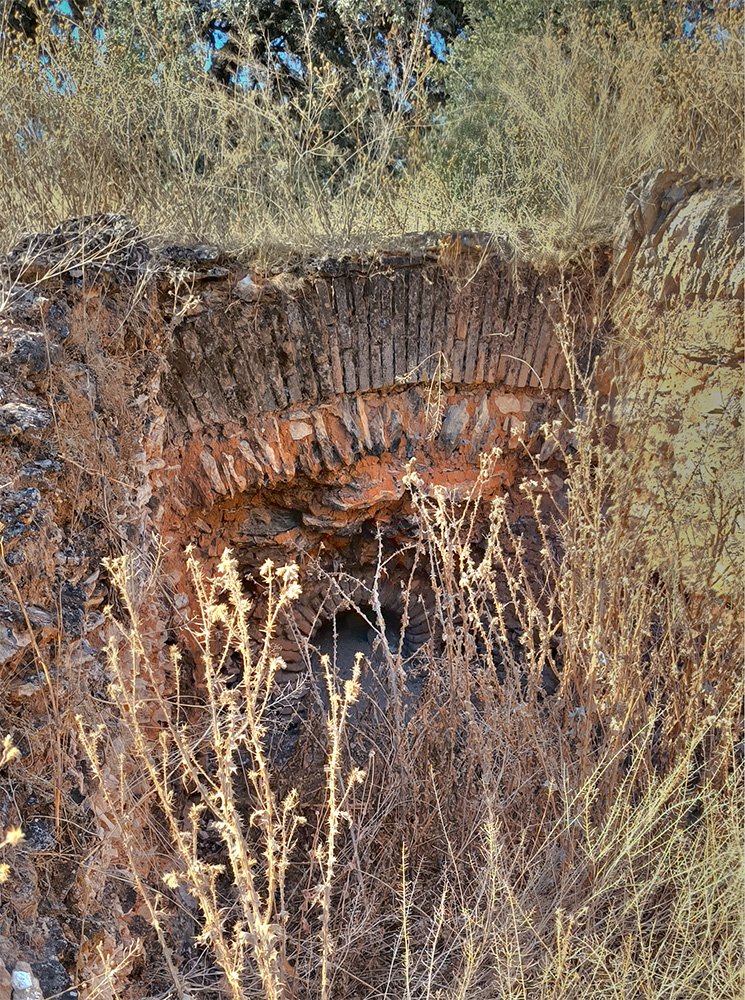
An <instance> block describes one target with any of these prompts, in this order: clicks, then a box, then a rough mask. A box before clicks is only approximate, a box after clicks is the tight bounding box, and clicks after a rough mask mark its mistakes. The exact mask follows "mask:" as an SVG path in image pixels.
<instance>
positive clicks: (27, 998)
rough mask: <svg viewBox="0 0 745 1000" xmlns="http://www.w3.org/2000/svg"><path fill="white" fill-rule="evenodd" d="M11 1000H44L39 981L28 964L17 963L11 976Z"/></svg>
mask: <svg viewBox="0 0 745 1000" xmlns="http://www.w3.org/2000/svg"><path fill="white" fill-rule="evenodd" d="M11 982H12V985H13V1000H44V994H43V993H42V991H41V987H40V986H39V980H38V979H37V978H36V976H35V975H34V974H33V972H32V971H31V966H30V965H29V964H28V962H17V963H16V967H15V969H13V974H12V976H11Z"/></svg>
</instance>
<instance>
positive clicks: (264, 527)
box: [0, 172, 743, 995]
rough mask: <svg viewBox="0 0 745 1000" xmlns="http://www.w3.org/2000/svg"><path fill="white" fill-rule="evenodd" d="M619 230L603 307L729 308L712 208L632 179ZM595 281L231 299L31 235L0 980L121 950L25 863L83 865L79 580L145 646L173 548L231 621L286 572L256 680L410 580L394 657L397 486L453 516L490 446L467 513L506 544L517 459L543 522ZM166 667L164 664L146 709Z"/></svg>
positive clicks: (127, 911) (129, 912) (9, 670)
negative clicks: (449, 503)
mask: <svg viewBox="0 0 745 1000" xmlns="http://www.w3.org/2000/svg"><path fill="white" fill-rule="evenodd" d="M627 207H628V209H629V214H628V226H627V231H626V232H625V233H624V234H623V235H622V236H621V237H620V239H619V246H618V247H617V248H616V250H615V253H614V260H615V264H616V267H617V269H618V279H619V282H620V283H622V284H625V285H627V286H630V287H633V288H635V289H636V292H637V293H638V294H640V295H645V296H648V297H649V298H650V299H651V300H653V301H654V302H655V303H660V304H662V303H663V302H667V300H670V301H673V300H675V299H676V297H677V298H678V299H680V300H681V301H684V302H685V303H687V304H688V303H704V304H707V303H712V302H713V301H714V300H715V299H716V300H717V301H718V302H719V301H720V300H721V301H726V302H730V301H733V302H734V301H738V302H739V301H741V299H742V294H743V281H742V259H743V258H742V218H743V217H742V197H741V194H740V193H739V192H738V190H737V189H736V186H735V185H711V184H710V185H706V184H703V183H702V182H692V183H690V184H684V183H681V182H680V181H679V179H678V178H675V177H674V176H672V175H668V174H663V173H662V172H658V173H657V174H655V175H653V176H652V177H650V178H646V179H645V180H644V181H643V182H641V183H640V185H638V186H637V188H636V189H633V190H632V192H631V193H630V201H629V204H628V206H627ZM81 234H82V235H81ZM608 263H609V261H608V258H607V257H606V256H604V255H602V254H601V255H599V256H598V257H597V258H596V259H595V260H594V261H592V262H590V263H587V264H585V265H576V266H574V267H573V268H570V269H567V270H565V272H564V273H560V272H559V271H557V270H553V271H546V272H538V271H536V270H533V269H531V268H530V267H528V266H527V265H524V264H519V263H517V262H515V261H513V260H511V259H510V256H509V253H505V252H503V251H502V250H501V249H500V248H498V247H494V246H491V245H489V244H488V243H486V242H481V241H479V240H478V238H473V237H460V238H448V239H445V240H441V241H439V242H437V241H427V240H423V239H418V240H415V241H412V242H411V244H410V245H408V246H407V247H406V249H405V250H401V251H399V252H397V253H396V254H393V253H390V254H385V255H382V256H379V257H377V258H375V259H368V260H364V261H354V260H345V261H325V262H313V263H305V264H300V265H297V266H294V267H289V268H287V269H285V270H283V271H281V272H278V273H276V274H268V275H256V274H251V275H247V274H246V271H245V267H241V266H240V264H239V262H237V261H235V260H232V259H229V258H226V257H224V256H223V255H221V254H220V253H219V252H218V251H217V250H215V249H213V248H208V247H199V248H193V247H192V248H183V247H172V248H166V249H164V250H161V251H160V252H158V253H153V252H151V251H150V250H149V249H148V248H147V246H146V245H145V244H144V243H143V241H142V240H141V239H139V237H137V236H136V234H134V233H133V231H132V230H131V228H130V227H129V226H127V225H125V224H124V223H122V221H121V220H119V219H117V217H115V216H104V217H99V218H97V219H94V220H88V221H87V222H86V223H85V224H84V225H81V224H80V222H78V223H76V224H74V225H68V226H63V227H58V230H56V231H55V232H54V233H52V234H47V235H46V236H43V237H34V238H30V239H29V240H27V241H26V242H25V243H24V245H23V246H21V247H19V248H18V252H17V253H16V254H15V255H11V257H10V258H8V259H7V260H6V261H5V262H4V263H2V264H0V278H2V282H1V283H0V285H1V287H0V295H1V296H2V299H1V300H0V302H1V304H2V310H0V483H1V484H2V491H1V492H0V536H1V537H2V543H3V547H2V579H0V665H1V666H2V670H3V679H4V688H5V699H4V704H3V705H2V708H1V710H0V732H1V733H5V732H8V733H11V734H12V735H13V736H14V739H15V740H16V743H17V745H18V746H19V749H20V750H21V753H22V761H21V762H20V763H19V764H18V765H17V767H18V768H19V769H20V770H19V773H18V774H17V775H16V777H15V779H14V780H15V791H14V793H13V795H11V794H9V793H6V791H5V790H4V789H2V790H0V829H5V828H7V827H10V826H13V825H15V824H20V825H22V826H23V827H24V829H26V831H27V840H26V846H25V848H24V849H23V850H22V851H20V852H19V853H18V855H17V858H16V860H15V861H14V874H13V879H12V881H11V883H9V884H8V885H7V886H6V887H5V891H6V894H7V899H8V901H9V904H10V905H9V906H8V907H6V908H5V913H4V915H3V916H2V917H0V942H3V943H2V945H1V946H0V959H2V960H3V961H5V963H6V964H7V965H8V966H9V967H10V966H12V965H13V964H14V963H15V961H16V960H17V959H18V958H19V957H26V958H29V959H32V963H31V964H32V968H33V970H34V973H35V974H36V975H37V976H38V977H39V978H40V979H42V978H44V977H46V979H45V982H46V983H47V987H48V988H47V987H45V992H46V993H47V994H48V995H52V994H55V995H57V994H59V995H64V990H65V988H66V982H69V979H67V980H65V977H66V976H67V973H66V971H65V969H66V968H69V967H70V966H71V965H73V964H74V963H75V961H76V956H77V950H76V949H78V948H79V947H80V948H82V949H83V950H85V949H86V948H88V949H89V951H90V956H89V958H90V962H91V963H95V954H94V953H95V941H94V940H93V938H92V937H90V932H91V931H90V929H91V928H98V930H97V931H96V933H99V934H112V933H114V931H113V930H112V928H113V926H114V924H116V928H117V929H116V932H115V933H116V935H118V936H117V940H116V942H115V944H116V946H117V947H118V946H119V945H122V946H126V942H127V935H128V934H129V935H130V938H131V939H133V938H134V937H136V936H137V934H138V933H140V931H138V929H137V927H136V922H137V920H138V919H141V918H140V917H139V916H138V915H137V914H136V913H135V911H134V910H133V906H134V903H133V902H132V900H130V899H128V898H127V899H125V889H124V888H123V887H122V885H121V884H120V883H119V881H118V880H116V879H110V878H108V876H107V871H108V868H107V863H103V862H102V863H101V864H100V865H98V866H97V867H96V868H95V869H94V868H90V869H86V870H85V871H83V869H82V868H80V869H79V868H78V867H76V866H75V865H72V864H69V863H67V862H65V861H64V858H63V859H62V860H60V861H59V863H57V861H55V863H54V864H46V863H42V859H43V858H47V857H49V856H50V854H49V852H50V851H53V850H54V849H55V844H56V840H55V837H56V833H55V827H54V824H53V823H51V822H49V820H48V817H49V816H50V815H57V814H58V813H59V810H60V808H62V809H63V810H65V811H66V815H70V816H71V817H72V818H73V819H75V817H76V816H77V823H78V826H79V828H80V829H81V830H82V829H84V828H85V829H87V828H88V827H89V826H90V812H91V811H92V812H93V814H94V816H95V817H96V822H97V823H99V824H100V827H101V831H102V839H101V843H100V845H98V846H97V847H96V848H95V849H96V850H99V849H100V850H103V849H104V848H103V845H104V844H105V842H106V838H105V835H104V833H103V831H105V830H106V829H107V827H106V823H107V819H106V816H105V810H104V809H103V808H102V806H101V800H100V796H99V797H98V798H97V797H96V793H95V789H94V788H93V786H92V783H91V781H90V778H89V776H87V774H86V771H85V767H84V764H83V763H82V754H81V751H80V749H79V748H78V747H77V746H76V745H75V741H74V738H73V735H71V734H73V733H74V726H72V724H71V725H70V727H69V728H70V734H67V735H64V734H63V735H62V736H59V738H58V734H61V733H62V728H61V722H60V720H61V719H63V718H65V719H68V720H70V719H72V717H73V715H74V713H76V712H81V711H82V712H83V713H84V715H85V717H86V720H87V721H88V722H90V723H91V724H93V723H95V722H96V721H98V720H99V719H101V720H103V721H106V722H107V724H111V725H114V723H112V717H111V713H110V710H109V708H108V707H107V694H106V686H107V683H108V681H109V680H110V678H109V675H108V672H107V667H106V662H105V656H104V654H103V647H104V645H105V642H106V639H107V637H108V635H109V634H110V627H109V625H108V624H107V622H106V620H105V618H104V616H103V614H102V613H101V612H102V608H103V605H104V604H105V603H106V602H108V601H110V600H111V599H112V593H111V589H110V587H109V584H108V581H107V576H106V573H105V571H103V570H102V566H101V560H102V557H105V556H116V555H119V554H121V553H127V554H130V555H131V556H132V557H133V560H134V562H135V565H136V567H137V571H138V573H139V580H138V585H139V598H140V600H141V602H142V607H141V610H142V611H143V613H144V616H145V619H146V622H147V625H148V629H149V637H150V640H151V641H152V643H153V645H154V646H155V647H156V648H158V647H160V648H163V649H165V646H166V643H167V641H168V640H169V632H170V630H172V629H175V628H177V627H178V625H179V623H180V622H182V621H184V620H186V619H187V618H188V616H189V613H190V610H191V608H190V597H189V593H190V591H189V587H188V581H187V580H186V578H185V573H184V567H183V556H182V551H183V548H184V546H185V545H187V544H189V543H191V544H193V545H195V546H196V549H197V552H198V554H199V555H200V556H201V557H202V559H203V560H204V561H205V562H206V563H207V566H208V568H209V567H210V566H213V565H214V564H215V562H216V560H217V558H218V557H219V555H220V554H221V552H222V550H223V549H224V548H225V547H226V546H229V547H231V548H232V549H233V550H234V552H235V554H236V556H237V558H238V560H239V563H240V565H241V568H242V570H243V572H244V575H245V579H246V582H247V587H248V588H249V589H250V588H252V587H254V588H255V593H256V595H257V598H258V599H259V607H258V609H257V617H258V618H260V617H261V615H260V612H261V605H260V598H261V592H260V588H257V587H255V581H256V579H257V570H258V568H259V567H260V566H261V565H262V564H263V562H264V561H265V560H266V559H267V558H271V559H273V560H274V562H275V563H276V564H282V563H285V562H288V561H293V562H297V563H298V564H299V565H300V567H301V572H302V580H303V591H304V592H303V597H302V600H301V601H300V602H299V603H298V605H297V609H296V611H295V613H294V617H293V619H292V620H288V621H286V622H285V623H284V625H283V631H282V632H281V634H280V635H279V636H278V637H277V642H276V650H277V652H278V653H279V654H281V655H282V656H283V658H284V659H285V662H286V665H287V668H288V672H287V674H284V675H282V677H281V679H282V680H287V679H288V678H289V677H291V676H292V674H293V673H295V672H296V671H298V670H302V669H303V668H304V665H305V661H304V659H303V656H302V654H301V646H302V643H300V644H299V643H298V642H297V637H298V636H300V637H301V638H302V637H307V636H309V635H315V634H316V633H315V631H314V630H320V631H322V630H323V628H324V624H323V623H324V621H325V620H328V619H329V618H332V617H333V616H334V614H335V613H336V612H338V611H339V610H341V609H343V608H344V607H345V606H350V607H351V606H352V605H357V606H364V605H365V603H366V601H367V599H368V598H367V597H366V594H367V593H369V590H370V588H371V585H372V579H373V576H374V574H375V571H376V567H377V566H378V562H379V559H380V558H382V560H383V562H384V564H385V568H386V574H385V575H384V576H382V578H381V586H380V594H379V596H380V601H381V604H382V605H383V610H384V611H385V612H386V613H387V614H388V615H389V616H390V618H391V619H392V620H393V622H394V625H395V620H396V618H397V617H399V616H400V610H401V608H400V601H401V597H400V591H401V588H400V582H401V580H402V579H404V578H408V575H409V574H411V572H416V573H420V574H421V575H420V578H418V579H417V580H416V581H415V586H414V588H413V589H414V591H415V593H416V594H417V595H418V596H419V597H421V599H422V600H421V603H420V605H419V606H418V607H416V606H414V607H412V608H411V609H410V616H409V624H408V627H407V634H406V635H405V636H403V637H400V638H402V639H403V641H404V643H408V644H409V645H408V649H409V651H411V650H413V649H415V648H416V646H417V645H418V644H419V643H420V642H422V641H424V640H425V639H426V638H427V636H428V632H427V613H426V602H427V600H428V598H427V580H426V572H425V571H424V570H423V569H422V564H421V563H420V564H415V561H414V558H413V554H412V553H413V550H414V547H415V541H416V528H415V523H414V521H413V518H412V513H413V512H412V506H411V501H410V497H409V495H408V493H407V490H406V486H405V483H404V477H405V475H406V471H407V467H408V465H409V463H410V462H411V461H412V460H415V462H416V469H417V472H418V474H419V476H420V477H421V479H422V481H423V484H424V488H425V489H429V490H433V489H435V488H437V487H442V488H444V489H447V490H449V491H450V493H451V495H452V497H453V499H454V500H455V501H456V502H457V500H458V498H459V497H460V498H463V497H464V496H465V495H466V494H467V493H468V491H469V490H470V489H471V487H472V486H473V484H474V482H475V480H476V476H477V474H478V460H479V456H480V455H482V454H486V453H489V452H490V451H491V450H492V449H495V448H497V449H499V450H500V454H499V458H498V460H497V461H496V463H495V465H494V470H493V475H492V476H491V478H490V480H489V482H488V484H487V499H489V497H490V496H496V495H501V496H504V497H506V498H507V500H508V502H509V503H510V505H511V508H510V520H511V522H512V525H513V527H514V530H515V531H516V532H517V533H519V532H521V531H523V530H524V531H526V532H528V531H529V530H530V529H529V525H530V521H531V519H530V517H529V514H530V511H529V508H528V505H527V501H526V500H525V498H524V496H523V494H522V493H521V492H520V490H519V485H520V482H521V480H522V479H523V478H524V477H525V476H526V475H530V474H531V472H532V470H533V462H534V461H539V462H540V463H541V464H542V466H543V469H544V471H545V476H546V478H545V481H546V483H547V484H548V488H549V489H550V491H551V492H552V493H553V494H554V497H555V499H556V500H557V502H560V501H561V496H562V493H563V491H564V470H563V468H562V464H561V461H560V454H559V452H560V450H559V449H556V443H557V441H560V440H562V437H563V443H564V444H566V443H567V442H568V440H569V439H568V437H567V435H569V433H570V427H571V421H572V412H571V398H570V396H571V394H570V391H569V390H570V378H569V373H568V369H567V365H566V360H565V358H564V354H563V351H562V348H561V344H560V341H559V338H558V337H557V324H560V325H561V324H563V325H564V326H565V328H566V327H568V329H569V330H570V331H571V332H572V334H573V338H574V349H575V351H576V355H577V359H578V360H579V362H580V363H581V364H584V363H587V362H589V361H590V360H591V357H592V354H593V352H594V350H595V349H596V347H598V345H599V343H600V341H601V340H602V339H603V336H604V334H605V333H606V331H605V330H604V329H602V328H601V323H600V320H599V319H597V318H596V317H603V316H605V315H606V313H605V311H604V310H603V309H602V307H601V306H602V300H603V296H604V295H605V294H606V291H607V288H608V285H609V281H608V278H609V277H610V275H609V274H608V273H607V272H608ZM738 357H739V355H738ZM735 360H736V359H735ZM692 363H693V362H692ZM700 363H701V364H704V365H705V364H708V363H709V362H708V361H707V359H706V358H704V359H703V361H701V362H700ZM718 363H725V364H728V363H729V361H728V360H727V358H725V359H724V362H721V360H720V362H718ZM738 363H739V362H738ZM696 364H699V361H696ZM547 429H548V430H549V433H548V434H547V433H546V430H547ZM554 449H556V450H554ZM527 541H528V549H530V544H529V543H530V539H528V540H527ZM151 580H155V581H156V582H157V584H158V587H157V588H149V587H148V584H149V582H150V581H151ZM319 641H320V640H319ZM168 669H169V668H168V659H167V657H166V656H165V653H164V654H163V671H164V674H163V684H164V689H165V690H167V689H168V687H169V685H170V683H171V679H170V678H169V676H168ZM50 747H55V748H56V749H55V753H54V756H53V758H52V757H50V749H49V748H50ZM40 762H44V763H40ZM18 803H21V804H22V805H21V807H19V805H18ZM76 810H78V811H79V815H78V814H77V813H76ZM96 843H98V842H96ZM57 846H58V847H59V848H60V851H61V850H62V847H61V845H57ZM63 853H64V852H63ZM55 857H56V855H55ZM112 863H113V862H112ZM42 900H44V905H43V906H41V901H42ZM96 906H98V907H99V908H100V913H101V914H102V916H101V918H100V920H99V923H98V924H96V918H95V912H94V911H95V909H96ZM111 914H114V917H111V916H110V915H111ZM104 915H106V916H104ZM112 920H113V924H112ZM83 925H85V927H84V926H83ZM84 930H85V933H84ZM140 930H141V928H140ZM79 942H83V943H82V944H79ZM108 947H109V945H108V944H107V948H108ZM113 950H114V944H111V948H110V951H112V952H113ZM81 961H82V964H83V966H86V962H87V961H88V959H85V957H84V956H83V958H82V959H81ZM63 966H64V967H63ZM0 968H1V967H0Z"/></svg>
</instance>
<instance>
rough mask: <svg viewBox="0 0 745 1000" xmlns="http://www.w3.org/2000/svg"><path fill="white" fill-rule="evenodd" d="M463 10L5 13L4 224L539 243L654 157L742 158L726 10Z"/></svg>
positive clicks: (178, 5) (594, 217) (733, 43)
mask: <svg viewBox="0 0 745 1000" xmlns="http://www.w3.org/2000/svg"><path fill="white" fill-rule="evenodd" d="M457 6H458V5H450V6H448V5H445V6H444V7H440V6H438V5H435V7H434V8H433V9H430V8H429V7H426V6H422V5H419V6H416V5H411V4H401V5H389V4H383V3H379V2H374V3H370V4H369V5H368V6H366V7H365V9H364V11H363V10H362V9H361V8H359V7H358V5H353V4H347V3H345V2H342V0H338V2H335V3H333V4H322V3H320V2H317V3H315V4H307V5H306V4H296V5H293V4H289V5H282V6H281V7H280V8H277V11H275V13H274V14H273V15H272V18H269V19H268V20H265V21H259V22H256V21H255V20H252V19H251V18H252V16H253V15H251V14H250V11H251V10H253V8H249V13H248V14H247V15H246V17H245V18H240V17H238V16H237V15H236V10H237V8H235V7H231V6H230V5H227V6H226V8H225V10H226V13H225V19H224V21H221V22H220V23H221V24H223V28H224V30H223V29H219V28H218V27H217V22H218V20H219V17H218V14H219V12H220V10H221V8H220V6H219V5H218V6H217V7H210V9H209V11H203V10H202V9H201V8H200V7H199V5H197V4H192V3H189V2H187V0H178V2H174V3H168V4H165V3H153V4H144V3H135V4H132V5H130V4H125V5H121V4H117V3H113V2H112V3H109V4H107V5H102V6H94V7H92V8H90V9H83V8H79V7H78V5H75V11H77V17H76V19H75V21H74V26H73V21H72V20H70V19H67V18H64V17H61V16H60V15H59V13H57V14H56V15H55V14H50V13H47V14H43V13H37V14H36V15H35V26H34V30H33V31H32V30H30V29H28V30H27V31H26V32H25V33H24V32H23V31H18V30H16V31H14V30H13V29H12V27H11V25H12V24H15V25H16V26H19V25H21V24H22V23H23V22H22V19H20V20H19V17H18V16H16V18H15V20H13V19H11V22H10V23H9V24H8V25H6V27H5V29H4V31H3V32H2V35H1V36H0V42H1V43H2V44H1V47H0V109H1V110H0V141H1V142H2V153H3V155H2V164H1V165H0V203H1V204H2V206H3V208H2V213H1V214H0V240H1V241H2V242H3V243H4V244H5V245H6V246H9V245H10V244H11V243H12V242H13V241H14V240H15V239H16V238H17V236H18V235H19V233H20V232H21V231H28V230H38V229H48V228H50V227H51V226H52V225H54V224H56V223H58V222H60V221H62V220H64V219H66V218H69V217H71V216H80V215H88V214H92V213H95V212H104V211H114V212H124V213H126V214H129V215H131V217H132V218H133V219H135V221H137V222H138V223H139V224H140V225H141V226H142V228H143V231H144V232H145V233H146V234H148V235H156V236H163V237H168V238H169V239H182V240H207V241H212V242H216V243H218V244H220V245H222V246H226V247H230V248H233V249H245V250H252V251H253V252H255V253H257V252H261V250H262V249H266V248H268V247H275V248H281V247H282V246H283V245H284V246H292V247H293V248H294V250H295V252H299V253H303V252H312V251H315V250H318V249H323V248H328V247H333V248H348V249H355V248H357V247H361V246H365V245H367V246H369V245H371V244H372V245H374V244H375V242H376V241H379V240H380V239H381V238H385V237H391V236H397V235H400V234H403V233H406V232H412V231H419V232H421V231H431V230H442V229H451V228H453V227H456V228H475V229H480V230H485V229H486V230H489V231H492V232H494V233H496V234H503V233H509V234H511V235H512V237H513V239H515V240H517V241H518V242H520V241H522V242H525V241H526V240H528V241H530V242H531V244H532V245H533V246H534V248H535V251H534V252H547V251H550V252H554V253H556V252H567V251H571V250H572V249H574V248H576V247H577V246H581V245H583V244H585V243H586V242H587V241H588V240H589V239H596V238H598V237H604V236H607V234H608V232H609V230H610V228H611V227H612V225H613V223H614V221H615V219H616V218H617V215H618V212H619V206H620V204H621V201H622V195H623V191H624V190H625V188H626V187H627V186H628V185H629V184H630V183H631V182H633V181H635V180H636V179H637V178H638V176H640V174H642V173H643V172H644V171H646V170H648V169H651V168H656V167H661V166H664V167H671V168H673V169H677V168H681V169H683V170H686V171H694V172H698V173H700V174H704V175H708V176H712V177H719V176H722V175H723V174H726V173H730V174H733V175H735V174H737V173H739V170H740V166H741V149H742V125H743V112H742V108H743V83H742V73H741V63H742V52H743V35H742V27H741V23H740V21H741V12H740V9H739V5H738V4H731V3H729V2H724V0H715V3H713V4H712V5H710V6H707V7H704V8H701V9H700V10H698V11H695V12H693V11H689V12H687V13H686V12H685V11H683V10H682V9H679V8H678V7H676V6H674V5H664V4H662V5H655V4H649V5H643V4H642V5H632V6H628V5H627V4H625V3H604V4H601V5H599V6H598V5H596V4H589V3H588V4H583V3H573V4H570V5H567V6H566V7H563V8H560V9H559V12H558V13H556V15H555V16H554V17H553V18H551V19H548V20H547V19H546V18H545V17H544V16H543V6H542V5H539V4H535V3H532V4H529V3H524V4H518V3H511V4H507V5H505V7H504V11H502V9H501V7H500V10H499V12H496V11H493V10H491V9H490V8H489V7H488V5H484V4H483V3H476V2H475V0H474V2H473V3H466V4H465V5H464V7H463V14H462V16H461V17H460V18H459V17H458V16H457V11H456V10H455V8H456V7H457ZM327 7H328V9H327ZM368 7H369V9H368ZM399 7H400V9H399ZM451 7H452V9H451ZM14 9H15V8H14ZM258 10H259V8H257V11H258ZM86 11H87V12H86ZM280 11H281V12H284V13H282V14H280ZM448 11H450V13H449V14H448ZM453 11H455V13H453ZM686 11H687V8H686ZM332 14H333V17H332V16H331V15H332ZM281 17H284V18H285V20H286V21H287V24H285V23H284V21H282V20H281ZM273 18H275V19H276V18H280V20H279V21H276V23H275V19H273ZM453 18H455V20H453ZM448 25H450V27H448ZM456 26H458V27H465V31H463V30H461V31H460V33H459V34H454V33H453V32H454V31H455V27H456ZM215 32H217V34H215ZM438 32H444V35H442V34H439V33H438ZM330 38H332V39H333V47H334V52H335V53H336V55H333V53H330V52H329V50H328V47H329V39H330ZM450 38H452V42H451V44H450V46H449V48H445V43H446V41H448V40H449V39H450ZM438 39H439V42H438V41H436V40H438ZM210 42H211V44H210ZM222 42H224V44H222V46H221V47H220V48H219V49H218V48H216V45H218V44H220V43H222ZM227 50H229V51H230V52H231V53H233V55H232V56H231V59H232V60H233V66H232V69H231V70H230V71H227V70H225V65H226V64H225V58H224V53H225V52H226V51H227ZM221 60H222V61H221ZM220 67H222V69H220ZM280 252H281V250H280Z"/></svg>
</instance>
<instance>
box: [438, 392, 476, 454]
mask: <svg viewBox="0 0 745 1000" xmlns="http://www.w3.org/2000/svg"><path fill="white" fill-rule="evenodd" d="M468 421H469V416H468V402H467V400H465V399H463V400H461V402H460V403H456V404H455V405H454V406H450V407H448V410H447V412H446V414H445V417H444V418H443V421H442V427H441V428H440V434H439V440H440V442H441V443H442V444H443V446H444V447H445V448H446V449H449V450H450V451H452V450H453V448H454V447H455V444H456V442H457V441H458V440H459V439H460V438H461V437H462V436H463V432H464V431H465V429H466V427H467V426H468Z"/></svg>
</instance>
